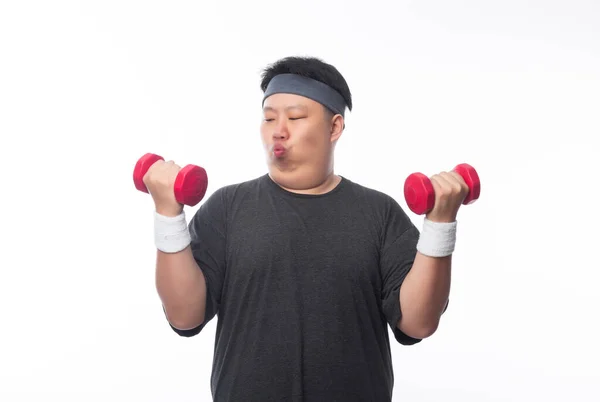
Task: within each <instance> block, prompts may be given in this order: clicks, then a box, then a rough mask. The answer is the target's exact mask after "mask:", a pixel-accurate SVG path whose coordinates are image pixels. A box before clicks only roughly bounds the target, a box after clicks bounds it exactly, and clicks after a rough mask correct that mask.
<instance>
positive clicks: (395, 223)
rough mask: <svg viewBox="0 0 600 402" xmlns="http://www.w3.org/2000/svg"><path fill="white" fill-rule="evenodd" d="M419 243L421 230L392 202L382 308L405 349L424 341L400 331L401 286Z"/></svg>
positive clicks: (384, 253)
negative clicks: (406, 346)
mask: <svg viewBox="0 0 600 402" xmlns="http://www.w3.org/2000/svg"><path fill="white" fill-rule="evenodd" d="M418 240H419V231H418V229H417V228H416V227H415V225H414V224H413V223H412V222H411V220H410V219H409V217H408V215H406V213H405V212H404V210H403V209H402V208H401V207H400V205H398V203H397V202H396V201H394V200H391V201H390V205H389V207H388V211H387V214H386V221H385V223H384V225H383V233H382V245H381V254H380V271H381V277H382V306H383V313H384V315H385V317H386V320H387V322H388V324H389V326H390V328H391V329H392V331H393V333H394V337H395V338H396V341H398V342H399V343H400V344H402V345H414V344H416V343H418V342H420V341H421V340H422V339H417V338H412V337H410V336H408V335H406V334H405V333H403V332H402V331H400V329H399V328H398V327H397V324H398V322H399V321H400V318H401V317H402V312H401V309H400V286H401V285H402V282H403V281H404V279H405V278H406V275H407V274H408V272H409V271H410V269H411V267H412V264H413V262H414V260H415V257H416V254H417V242H418Z"/></svg>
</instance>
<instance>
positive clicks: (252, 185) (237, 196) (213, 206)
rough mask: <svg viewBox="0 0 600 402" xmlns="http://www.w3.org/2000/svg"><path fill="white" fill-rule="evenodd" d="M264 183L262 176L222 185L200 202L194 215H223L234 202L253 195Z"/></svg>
mask: <svg viewBox="0 0 600 402" xmlns="http://www.w3.org/2000/svg"><path fill="white" fill-rule="evenodd" d="M263 183H264V176H259V177H256V178H253V179H249V180H245V181H240V182H236V183H232V184H227V185H223V186H221V187H218V188H217V189H216V190H213V191H212V192H209V193H207V194H208V195H207V196H206V197H205V198H204V200H203V201H202V202H201V204H200V207H199V208H198V211H197V212H196V215H198V214H206V213H213V214H214V213H225V211H227V210H228V209H230V208H231V207H232V206H233V205H234V204H235V203H236V202H238V201H239V200H241V199H243V198H244V197H245V196H247V195H250V194H255V193H257V192H258V191H259V189H260V187H261V186H262V185H263Z"/></svg>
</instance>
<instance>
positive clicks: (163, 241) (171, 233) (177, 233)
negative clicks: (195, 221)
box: [154, 211, 192, 253]
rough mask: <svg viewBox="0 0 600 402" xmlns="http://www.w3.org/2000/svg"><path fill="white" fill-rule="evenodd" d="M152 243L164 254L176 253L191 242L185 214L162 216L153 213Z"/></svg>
mask: <svg viewBox="0 0 600 402" xmlns="http://www.w3.org/2000/svg"><path fill="white" fill-rule="evenodd" d="M154 242H155V244H156V248H157V249H159V250H160V251H162V252H164V253H177V252H179V251H181V250H183V249H185V248H186V247H187V246H188V245H189V244H190V243H191V242H192V239H191V236H190V231H189V229H188V225H187V222H186V220H185V213H183V212H182V213H181V214H179V215H177V216H173V217H171V216H164V215H160V214H159V213H157V212H156V211H155V212H154Z"/></svg>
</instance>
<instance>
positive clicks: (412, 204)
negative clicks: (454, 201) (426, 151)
mask: <svg viewBox="0 0 600 402" xmlns="http://www.w3.org/2000/svg"><path fill="white" fill-rule="evenodd" d="M453 170H454V171H455V172H456V173H458V174H459V175H461V177H462V178H463V179H464V181H465V183H467V186H469V193H468V194H467V196H466V197H465V199H464V201H463V205H468V204H472V203H473V202H475V200H477V199H478V198H479V193H480V192H481V183H480V181H479V175H478V174H477V171H476V170H475V169H474V168H473V167H472V166H471V165H468V164H466V163H461V164H460V165H457V166H456V167H455V168H454V169H453ZM404 198H405V199H406V203H407V205H408V208H410V210H411V211H413V212H414V213H415V214H418V215H422V214H426V213H427V212H429V211H431V210H432V209H433V205H434V204H435V192H434V190H433V185H432V184H431V180H429V177H427V176H425V175H424V174H423V173H418V172H417V173H413V174H411V175H410V176H408V177H407V178H406V181H405V182H404Z"/></svg>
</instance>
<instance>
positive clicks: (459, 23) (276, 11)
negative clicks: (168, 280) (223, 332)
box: [0, 0, 600, 402]
mask: <svg viewBox="0 0 600 402" xmlns="http://www.w3.org/2000/svg"><path fill="white" fill-rule="evenodd" d="M288 55H312V56H318V57H322V58H323V59H324V60H325V61H328V62H330V63H332V64H334V65H335V66H337V67H338V68H339V70H340V71H341V72H342V73H343V74H344V76H345V77H346V79H347V81H348V83H349V85H350V88H351V90H352V93H353V95H354V102H355V108H354V111H353V112H352V113H350V114H349V116H348V119H347V130H346V131H345V133H344V135H343V137H342V140H341V142H340V144H339V147H338V150H337V160H336V162H337V164H336V171H337V173H339V174H342V175H344V176H346V177H348V178H350V179H352V180H354V181H356V182H359V183H361V184H363V185H366V186H368V187H372V188H376V189H378V190H382V191H385V192H387V193H388V194H390V195H392V196H393V197H395V198H396V199H397V200H398V201H399V202H400V203H401V205H403V206H405V201H404V198H403V193H402V185H403V181H404V179H405V177H406V176H407V175H408V174H410V173H412V172H414V171H422V172H424V173H427V174H433V173H437V172H439V171H441V170H449V169H451V168H452V167H453V166H454V165H456V164H457V163H461V162H468V163H471V164H472V165H474V166H475V167H476V168H477V169H478V172H479V174H480V176H481V180H482V193H481V199H480V200H479V201H478V202H476V203H475V204H473V205H471V206H469V207H465V208H464V209H461V211H460V214H459V238H458V244H457V250H456V253H455V256H454V261H455V263H454V271H453V285H452V293H451V303H450V308H449V310H448V311H447V313H446V314H445V316H444V318H443V321H442V323H441V326H440V328H439V330H438V331H437V333H436V334H434V335H433V336H432V337H431V338H429V339H427V340H425V341H423V342H422V343H421V344H419V345H416V346H412V347H402V346H400V345H398V344H393V345H392V346H393V358H394V368H395V375H396V385H395V392H394V401H461V402H465V401H478V402H481V401H534V400H536V401H542V400H543V401H567V400H574V401H597V400H599V399H600V391H599V390H598V384H599V382H600V374H599V371H600V370H599V369H598V361H600V351H599V346H598V341H599V338H600V331H599V330H598V327H597V323H598V309H599V307H600V303H599V297H598V293H599V292H598V287H599V284H598V282H599V280H600V275H599V274H598V270H599V268H600V264H599V263H598V257H597V251H598V249H599V248H600V244H599V240H600V239H599V236H598V227H600V220H599V218H598V214H599V212H598V207H597V205H598V198H599V195H600V192H599V190H598V187H599V184H598V183H599V182H598V177H599V176H598V166H599V156H600V146H599V145H597V144H596V142H597V139H598V135H599V133H600V116H599V114H600V113H599V112H600V3H598V2H596V1H592V0H589V1H575V0H569V1H567V0H563V1H548V0H546V1H543V0H538V1H528V2H523V1H516V0H510V1H507V0H505V1H475V0H471V1H466V0H465V1H442V0H437V1H374V0H372V1H368V2H358V1H353V2H349V1H341V0H338V1H323V2H321V3H320V4H318V2H317V1H312V0H310V1H309V0H305V1H302V2H282V1H237V2H232V1H222V2H200V1H185V2H184V1H171V2H166V1H164V2H158V1H130V0H127V1H123V0H120V1H102V2H99V1H98V2H91V1H70V2H69V1H53V2H43V1H37V2H34V1H16V0H13V1H9V0H6V1H4V2H2V5H1V6H0V135H1V144H0V149H1V150H2V158H1V159H0V167H1V172H2V186H1V187H0V188H1V198H0V202H1V209H0V211H1V212H2V214H3V217H2V220H1V228H2V230H1V231H0V236H1V240H2V241H1V243H0V244H2V246H1V247H2V249H1V256H2V259H1V261H2V263H1V266H0V268H1V271H0V272H1V277H0V311H1V320H0V400H2V401H7V402H12V401H63V402H64V401H90V402H91V401H180V402H184V401H208V400H210V384H209V381H210V369H211V363H212V350H213V340H214V331H215V324H216V319H215V320H213V321H212V322H211V323H210V324H209V325H208V326H207V327H206V329H205V331H204V332H202V333H201V334H200V335H198V336H197V337H195V338H191V339H186V338H181V337H178V336H177V335H176V334H175V333H174V332H172V331H171V329H170V328H169V327H168V326H167V323H166V321H165V319H164V316H163V314H162V310H161V308H160V304H159V299H158V296H157V294H156V291H155V287H154V263H155V260H154V258H155V249H154V245H153V237H152V230H153V229H152V228H153V221H152V211H153V204H152V202H151V198H150V197H149V196H148V195H147V194H143V193H141V192H138V191H136V190H135V189H134V187H133V182H132V170H133V166H134V164H135V162H136V161H137V159H138V158H139V157H140V156H141V155H143V154H144V153H146V152H155V153H158V154H161V155H163V156H165V157H166V158H167V159H174V160H175V161H177V162H178V163H180V164H182V165H185V164H187V163H194V164H198V165H201V166H203V167H205V168H206V169H207V171H208V174H209V189H208V193H207V196H208V195H210V194H211V193H212V192H213V191H215V190H216V189H217V188H218V187H221V186H223V185H227V184H231V183H234V182H239V181H243V180H247V179H251V178H254V177H256V176H257V175H261V174H263V173H265V172H266V165H265V163H264V155H263V153H262V149H261V144H260V137H259V124H260V119H261V114H260V99H261V92H260V89H259V74H260V71H261V69H262V68H263V67H264V66H265V65H266V64H267V63H270V62H273V61H275V60H276V59H278V58H279V57H283V56H288ZM196 209H197V207H195V208H187V207H186V212H187V214H188V216H191V214H193V213H194V212H195V210H196ZM411 217H412V218H413V219H414V221H415V223H417V224H418V225H419V226H420V225H421V222H422V221H421V219H422V218H421V217H419V216H415V215H414V214H411Z"/></svg>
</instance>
